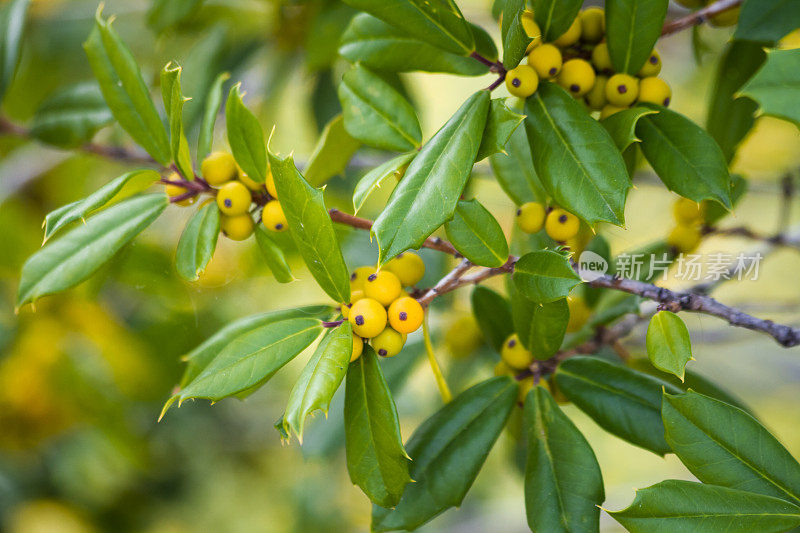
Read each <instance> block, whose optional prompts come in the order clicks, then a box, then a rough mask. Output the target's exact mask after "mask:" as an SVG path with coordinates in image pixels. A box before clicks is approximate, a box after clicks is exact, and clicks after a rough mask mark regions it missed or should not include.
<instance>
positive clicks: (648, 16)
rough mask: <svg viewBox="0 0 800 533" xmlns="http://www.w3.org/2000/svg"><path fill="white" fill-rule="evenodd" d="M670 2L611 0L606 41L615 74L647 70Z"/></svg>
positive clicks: (607, 18)
mask: <svg viewBox="0 0 800 533" xmlns="http://www.w3.org/2000/svg"><path fill="white" fill-rule="evenodd" d="M668 7H669V0H608V2H607V3H606V40H607V41H608V53H609V55H610V56H611V64H612V65H614V70H615V71H616V72H625V73H627V74H632V75H636V73H637V72H639V70H640V69H641V68H642V67H643V66H644V63H645V61H647V58H648V57H650V53H651V52H652V51H653V47H654V46H655V44H656V41H657V40H658V38H659V37H660V36H661V28H662V27H663V25H664V19H665V18H666V16H667V8H668Z"/></svg>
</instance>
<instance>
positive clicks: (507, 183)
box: [489, 128, 547, 205]
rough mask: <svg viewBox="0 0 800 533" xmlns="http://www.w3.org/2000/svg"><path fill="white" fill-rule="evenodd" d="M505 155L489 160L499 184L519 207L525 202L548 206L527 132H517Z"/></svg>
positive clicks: (498, 155) (513, 135)
mask: <svg viewBox="0 0 800 533" xmlns="http://www.w3.org/2000/svg"><path fill="white" fill-rule="evenodd" d="M505 152H506V153H505V154H503V153H499V154H494V155H490V156H489V164H491V166H492V172H494V176H495V178H496V179H497V183H498V184H499V185H500V187H501V188H502V189H503V191H505V193H506V194H507V195H508V197H509V198H511V200H513V202H514V203H515V204H517V205H522V204H524V203H526V202H541V203H546V201H547V193H546V192H545V191H544V188H543V187H542V184H541V183H540V181H539V177H538V176H537V175H536V170H535V169H534V168H533V159H532V156H531V147H530V145H529V144H528V135H527V134H526V133H525V129H524V128H517V129H516V130H514V133H512V134H511V137H510V138H509V139H508V142H507V143H506V146H505Z"/></svg>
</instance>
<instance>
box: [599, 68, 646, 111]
mask: <svg viewBox="0 0 800 533" xmlns="http://www.w3.org/2000/svg"><path fill="white" fill-rule="evenodd" d="M638 96H639V80H637V79H636V78H634V77H633V76H630V75H628V74H614V75H613V76H611V77H610V78H608V83H606V99H607V100H608V103H609V104H611V105H615V106H619V107H627V106H629V105H631V104H632V103H633V102H635V101H636V98H637V97H638Z"/></svg>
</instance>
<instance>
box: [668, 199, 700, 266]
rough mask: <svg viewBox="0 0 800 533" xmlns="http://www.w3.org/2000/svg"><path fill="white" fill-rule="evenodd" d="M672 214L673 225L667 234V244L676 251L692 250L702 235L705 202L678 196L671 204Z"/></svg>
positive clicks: (698, 243)
mask: <svg viewBox="0 0 800 533" xmlns="http://www.w3.org/2000/svg"><path fill="white" fill-rule="evenodd" d="M672 215H673V217H674V218H675V227H674V228H673V229H672V231H671V232H670V233H669V235H668V236H667V244H669V245H670V246H672V247H673V248H675V249H676V250H677V251H678V252H682V253H690V252H693V251H694V250H696V249H697V247H698V246H699V245H700V241H701V240H702V237H703V233H702V226H703V223H704V222H705V204H704V203H697V202H694V201H692V200H689V199H688V198H678V199H677V200H676V201H675V203H674V204H673V206H672Z"/></svg>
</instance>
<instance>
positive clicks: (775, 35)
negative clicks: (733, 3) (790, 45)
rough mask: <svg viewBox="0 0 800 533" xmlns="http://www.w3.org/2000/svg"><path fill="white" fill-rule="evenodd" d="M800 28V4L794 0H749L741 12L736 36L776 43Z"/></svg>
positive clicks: (743, 38) (737, 37)
mask: <svg viewBox="0 0 800 533" xmlns="http://www.w3.org/2000/svg"><path fill="white" fill-rule="evenodd" d="M797 28H800V4H798V3H797V2H794V1H793V0H747V1H746V2H745V3H744V4H743V5H742V11H741V12H740V13H739V23H738V24H737V25H736V33H735V34H734V38H735V39H737V40H743V41H756V42H760V43H767V44H774V43H776V42H777V41H778V40H780V38H781V37H783V36H784V35H786V34H787V33H789V32H791V31H792V30H794V29H797Z"/></svg>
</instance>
